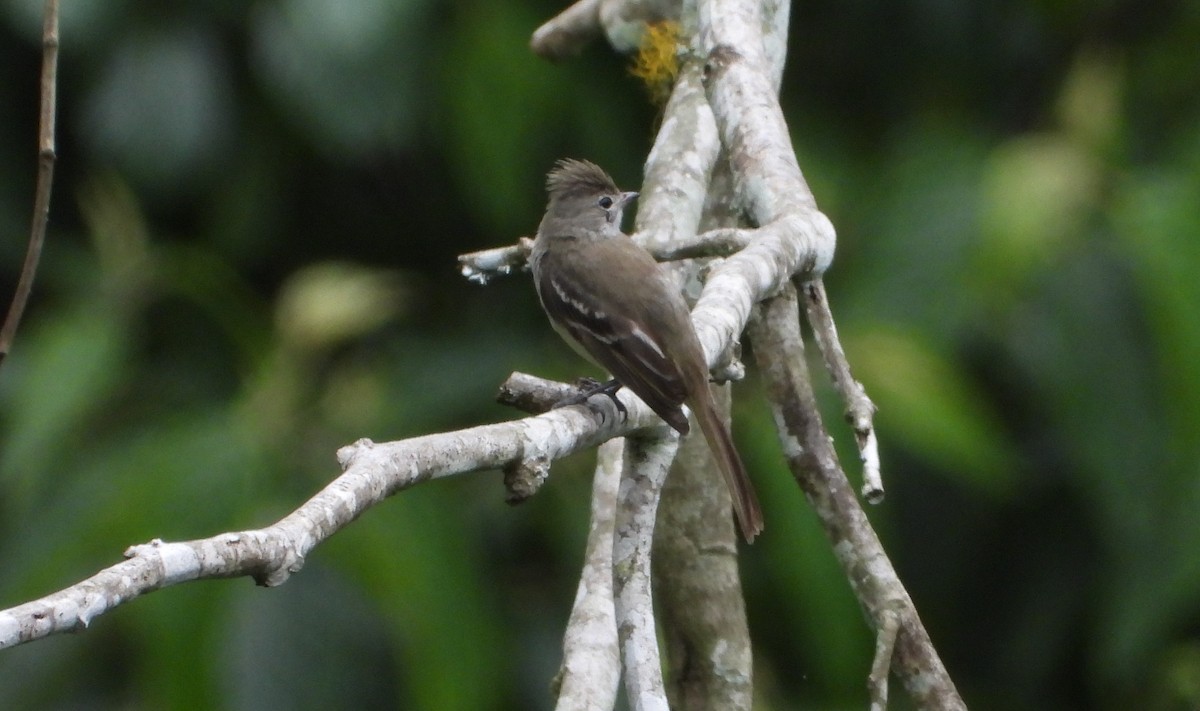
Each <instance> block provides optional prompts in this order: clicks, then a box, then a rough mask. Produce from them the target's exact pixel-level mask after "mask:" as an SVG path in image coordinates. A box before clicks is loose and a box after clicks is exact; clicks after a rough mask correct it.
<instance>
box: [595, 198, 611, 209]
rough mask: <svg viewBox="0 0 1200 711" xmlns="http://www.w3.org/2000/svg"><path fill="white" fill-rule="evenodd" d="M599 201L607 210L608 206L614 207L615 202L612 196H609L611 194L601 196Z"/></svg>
mask: <svg viewBox="0 0 1200 711" xmlns="http://www.w3.org/2000/svg"><path fill="white" fill-rule="evenodd" d="M597 203H598V204H599V205H600V207H602V208H604V209H605V210H607V209H608V208H610V207H612V204H613V203H612V198H610V197H609V196H607V195H605V196H604V197H602V198H600V200H598V201H597Z"/></svg>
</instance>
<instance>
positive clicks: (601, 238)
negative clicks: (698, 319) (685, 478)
mask: <svg viewBox="0 0 1200 711" xmlns="http://www.w3.org/2000/svg"><path fill="white" fill-rule="evenodd" d="M546 192H547V195H548V203H547V206H546V214H545V216H544V217H543V218H542V221H541V223H540V225H539V226H538V231H537V236H536V238H535V239H534V242H533V248H532V251H531V253H530V259H529V266H530V270H531V271H532V273H533V281H534V287H535V289H536V290H537V295H538V299H539V301H540V302H541V305H542V308H543V310H545V312H546V315H547V317H548V318H549V320H550V324H551V325H552V326H553V328H554V330H555V331H557V332H558V334H559V335H560V336H562V338H563V340H565V341H566V342H567V343H568V344H569V345H570V346H571V347H572V348H573V349H574V350H575V351H576V352H577V353H579V354H580V355H581V356H583V357H584V358H585V359H586V360H588V361H590V362H592V363H593V364H595V365H596V366H597V367H599V368H602V369H604V370H605V371H607V372H608V373H610V374H612V376H613V380H612V381H610V382H609V383H606V384H605V385H602V386H599V387H596V388H593V389H591V390H590V391H587V392H585V393H584V396H583V399H586V397H587V396H589V395H593V394H597V393H601V392H602V393H604V394H607V395H609V396H610V397H612V398H613V400H614V401H616V398H615V393H616V392H617V389H619V388H620V387H626V388H629V389H630V390H632V391H633V392H634V393H635V394H636V395H637V396H638V397H640V398H641V399H642V400H643V401H645V403H646V404H647V405H649V406H650V409H652V410H653V411H654V412H655V413H656V414H657V415H658V416H659V417H661V418H662V419H663V420H664V421H665V422H666V423H667V424H668V425H670V426H671V427H672V428H673V429H674V430H675V431H677V432H679V434H680V435H686V434H688V431H689V429H690V425H689V423H688V418H687V415H686V414H685V413H684V410H683V406H684V405H687V407H688V408H689V409H690V410H691V411H692V413H693V414H694V415H695V418H696V422H697V423H698V424H699V426H700V431H701V432H702V433H703V434H704V438H705V440H706V441H707V442H708V447H709V449H710V450H711V451H712V454H713V457H714V458H715V459H716V462H717V466H718V468H719V469H720V470H721V473H722V475H723V476H724V479H725V483H726V485H727V486H728V488H729V493H730V497H731V499H732V501H733V510H734V513H735V514H736V516H737V521H738V525H739V528H740V530H741V533H742V536H743V538H745V540H746V541H747V542H752V541H753V540H754V538H755V537H756V536H757V535H758V534H759V533H761V532H762V529H763V517H762V509H761V508H760V506H759V503H758V496H757V494H756V493H755V491H754V485H753V483H752V482H751V481H750V477H749V474H748V473H747V472H746V467H745V466H744V465H743V464H742V460H741V457H740V456H738V452H737V449H736V448H735V447H734V444H733V439H732V437H731V435H730V432H729V429H728V427H726V425H725V423H724V421H723V419H722V417H721V415H720V413H719V411H718V410H717V406H716V403H715V401H714V400H713V396H712V392H711V391H710V390H709V386H708V382H709V373H708V365H707V363H706V362H705V360H704V350H703V348H702V347H701V345H700V339H699V338H698V337H697V335H696V331H695V328H694V327H693V326H692V320H691V315H690V313H689V311H688V307H687V302H685V301H684V299H683V295H682V294H681V293H680V292H679V291H678V290H677V289H676V288H675V287H674V286H673V285H672V284H671V283H670V281H669V280H668V279H667V275H666V274H664V273H663V272H662V270H661V269H660V268H659V265H658V263H657V262H656V261H655V260H654V257H653V256H651V255H650V253H649V252H647V251H646V250H645V249H643V248H642V247H640V246H639V245H638V244H637V243H636V242H634V241H633V240H632V239H630V237H629V236H628V235H626V234H624V233H623V232H622V231H621V216H622V213H623V211H624V209H625V207H626V206H627V205H628V204H629V203H630V202H631V201H633V200H634V199H635V198H636V197H637V195H638V194H637V193H636V192H623V191H621V190H620V189H619V188H618V187H617V186H616V183H614V182H613V179H612V178H611V177H609V175H608V174H607V173H606V172H604V170H603V169H601V168H600V167H599V166H597V165H596V164H594V163H591V162H589V161H585V160H574V159H563V160H560V161H558V162H557V163H556V164H555V166H554V168H553V169H552V170H551V171H550V172H549V173H548V174H547V176H546ZM616 402H617V404H618V407H620V403H619V401H616Z"/></svg>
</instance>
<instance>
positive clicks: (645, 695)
mask: <svg viewBox="0 0 1200 711" xmlns="http://www.w3.org/2000/svg"><path fill="white" fill-rule="evenodd" d="M657 434H658V436H656V437H650V436H647V437H637V438H632V437H631V438H627V439H626V440H625V469H624V471H623V472H622V475H621V485H620V490H619V491H618V494H617V518H616V535H615V539H614V541H613V590H614V599H615V606H616V619H617V637H618V639H619V640H620V644H621V661H622V665H623V667H624V672H625V693H626V695H627V696H628V697H629V705H630V707H631V708H632V709H633V710H634V711H668V705H667V697H666V693H665V691H664V689H663V679H662V663H661V662H660V660H659V654H658V637H657V631H656V629H655V625H654V601H653V597H652V595H651V585H650V551H651V548H652V546H653V542H654V519H655V515H656V512H657V509H658V500H659V496H660V495H661V493H662V486H663V481H664V480H666V478H667V472H668V471H669V470H670V468H671V461H672V460H673V459H674V458H675V450H676V448H677V447H678V446H679V436H678V434H676V433H675V431H674V430H672V429H670V428H668V427H666V425H663V426H662V427H660V428H659V430H658V433H657Z"/></svg>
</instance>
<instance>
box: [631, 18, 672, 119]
mask: <svg viewBox="0 0 1200 711" xmlns="http://www.w3.org/2000/svg"><path fill="white" fill-rule="evenodd" d="M679 35H680V28H679V23H678V22H675V21H673V20H662V21H659V22H651V23H649V24H647V25H646V32H645V34H644V35H642V43H641V46H640V47H639V48H638V52H637V54H636V55H634V59H633V66H632V67H630V69H629V73H630V74H632V75H633V76H635V77H637V78H638V79H641V80H642V83H643V84H645V86H646V91H647V92H649V94H650V101H651V102H653V103H654V104H655V105H656V106H662V105H663V104H665V103H667V98H668V97H670V95H671V87H672V86H674V85H675V77H676V76H678V74H679V55H678V50H679Z"/></svg>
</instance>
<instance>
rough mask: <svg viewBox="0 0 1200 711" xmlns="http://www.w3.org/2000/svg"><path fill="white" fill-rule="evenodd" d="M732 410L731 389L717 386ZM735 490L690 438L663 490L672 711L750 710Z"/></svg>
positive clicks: (662, 585) (662, 563)
mask: <svg viewBox="0 0 1200 711" xmlns="http://www.w3.org/2000/svg"><path fill="white" fill-rule="evenodd" d="M714 395H715V396H716V398H717V403H718V405H719V406H721V407H722V409H724V410H725V411H726V412H728V406H729V400H730V398H729V387H720V388H716V389H715V392H714ZM729 511H730V501H729V491H728V489H726V487H725V485H724V482H723V480H722V479H721V475H720V473H719V472H718V471H717V469H716V466H715V462H714V461H713V458H712V454H711V453H710V452H709V449H708V445H707V444H706V443H705V441H704V440H703V439H702V438H700V437H685V438H684V439H683V440H682V442H681V444H680V446H679V454H678V455H677V456H676V458H675V464H674V465H673V466H672V467H671V473H670V475H669V476H668V477H667V482H666V485H665V486H664V488H663V497H662V501H661V502H660V504H659V507H658V525H657V526H656V528H655V532H654V585H655V588H654V590H655V595H656V596H657V598H658V601H659V624H660V627H661V628H662V638H663V644H664V646H665V649H666V657H667V672H668V673H667V696H668V698H669V699H670V701H671V708H674V709H702V708H713V707H714V706H717V707H719V708H721V709H727V710H728V711H748V710H749V709H750V707H751V702H752V700H753V684H752V681H753V678H752V671H753V659H752V654H751V651H752V650H751V644H750V630H749V628H748V625H747V622H746V603H745V600H744V598H743V595H742V585H741V581H740V580H739V578H738V548H737V540H736V535H737V534H736V533H735V531H734V526H733V519H732V518H731V517H730V515H729Z"/></svg>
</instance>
